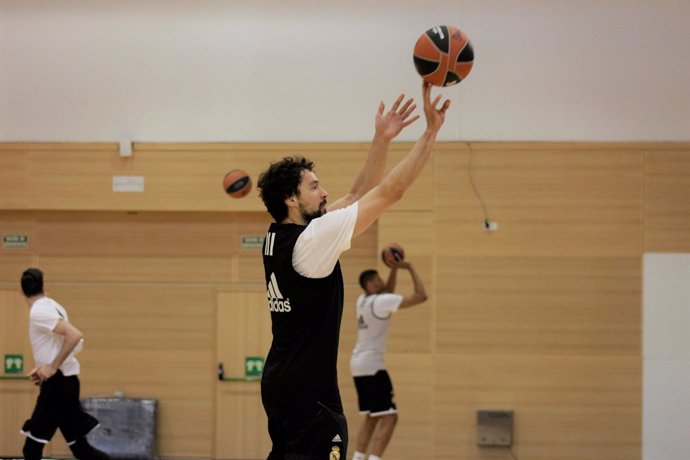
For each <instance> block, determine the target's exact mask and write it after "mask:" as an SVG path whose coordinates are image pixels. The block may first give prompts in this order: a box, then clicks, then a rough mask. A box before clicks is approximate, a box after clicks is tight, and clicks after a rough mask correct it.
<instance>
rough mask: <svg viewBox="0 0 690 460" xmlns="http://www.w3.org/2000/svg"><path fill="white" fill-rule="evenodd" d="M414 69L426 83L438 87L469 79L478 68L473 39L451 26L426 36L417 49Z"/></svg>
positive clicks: (418, 41)
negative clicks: (473, 66)
mask: <svg viewBox="0 0 690 460" xmlns="http://www.w3.org/2000/svg"><path fill="white" fill-rule="evenodd" d="M412 54H413V58H414V66H415V68H416V69H417V73H419V75H421V76H422V79H423V80H424V81H426V82H428V83H431V84H432V85H435V86H453V85H456V84H458V83H460V82H461V81H463V80H464V79H465V77H467V75H468V74H469V73H470V70H472V64H474V49H472V44H471V43H470V39H469V37H468V36H467V35H466V34H465V33H464V32H463V31H461V30H460V29H456V28H455V27H451V26H436V27H432V28H431V29H429V30H427V31H426V32H424V33H423V34H422V35H420V37H419V39H417V43H415V45H414V52H413V53H412Z"/></svg>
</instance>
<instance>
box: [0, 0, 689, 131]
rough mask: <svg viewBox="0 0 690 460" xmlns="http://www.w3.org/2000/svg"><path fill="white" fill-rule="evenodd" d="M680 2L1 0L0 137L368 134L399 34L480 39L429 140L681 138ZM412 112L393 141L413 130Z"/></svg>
mask: <svg viewBox="0 0 690 460" xmlns="http://www.w3.org/2000/svg"><path fill="white" fill-rule="evenodd" d="M689 19H690V2H688V1H686V0H578V1H572V0H568V1H564V0H521V1H515V0H426V1H424V0H414V1H413V0H376V1H372V0H346V1H337V0H321V1H316V0H235V1H230V0H228V1H211V0H186V1H183V0H150V1H146V0H117V1H115V0H107V1H86V0H83V1H76V0H41V1H39V0H3V1H1V2H0V141H117V140H119V139H131V140H134V141H161V142H166V141H190V142H191V141H193V142H205V141H209V142H211V141H230V142H243V141H249V142H255V141H256V142H270V141H368V140H369V139H370V138H371V135H372V133H373V120H374V113H375V110H376V107H377V104H378V101H379V100H381V99H383V100H384V101H385V102H386V103H387V104H390V102H391V101H393V100H394V99H395V97H396V96H397V95H398V94H399V93H400V92H405V93H406V94H410V95H414V96H415V97H417V98H419V95H420V90H419V87H420V81H421V80H420V78H419V77H418V76H417V74H416V72H415V70H414V66H413V64H412V47H413V45H414V43H415V41H416V40H417V38H418V36H419V35H420V34H421V33H422V32H424V31H425V30H426V29H428V28H430V27H432V26H434V25H438V24H447V25H453V26H455V27H458V28H460V29H462V30H464V31H465V32H466V33H467V34H468V35H469V37H470V39H471V41H472V44H473V46H474V50H475V56H476V59H475V65H474V68H473V70H472V73H471V74H470V75H469V77H468V78H467V80H466V81H464V82H462V83H461V84H460V85H458V86H455V87H451V88H445V89H437V90H436V92H441V93H442V94H443V95H444V96H445V97H448V98H450V99H451V100H452V101H453V106H452V107H451V109H450V112H449V114H448V116H447V120H446V126H444V128H443V130H442V131H441V134H440V136H439V139H440V140H496V141H510V140H517V141H521V140H573V141H640V140H642V141H644V140H649V141H687V140H689V139H690V27H688V25H687V23H688V20H689ZM422 130H423V121H421V120H420V121H418V122H417V123H415V125H413V126H412V127H410V128H408V129H407V130H406V131H405V132H403V134H401V136H400V138H399V139H400V140H414V139H416V137H417V136H418V135H419V133H420V132H421V131H422Z"/></svg>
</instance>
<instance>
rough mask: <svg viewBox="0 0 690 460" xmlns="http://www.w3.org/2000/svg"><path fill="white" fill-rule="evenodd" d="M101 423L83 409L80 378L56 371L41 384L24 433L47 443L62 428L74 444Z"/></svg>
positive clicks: (68, 441) (70, 443) (67, 438)
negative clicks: (66, 375)
mask: <svg viewBox="0 0 690 460" xmlns="http://www.w3.org/2000/svg"><path fill="white" fill-rule="evenodd" d="M97 426H98V420H96V419H95V418H94V417H92V416H91V415H89V414H87V413H86V412H84V409H83V408H82V407H81V402H79V378H78V377H77V376H76V375H71V376H69V377H65V376H64V375H62V372H60V371H57V373H56V374H55V375H53V376H52V377H51V378H49V379H48V380H46V381H44V382H43V383H42V384H41V392H40V393H39V394H38V399H37V400H36V407H35V408H34V412H33V414H31V418H30V419H29V420H27V421H26V422H25V423H24V426H23V427H22V430H21V433H22V434H23V435H24V436H27V437H29V438H31V439H33V440H34V441H36V442H40V443H42V444H47V443H48V442H49V441H50V440H51V439H52V438H53V435H54V434H55V431H56V430H57V429H58V428H60V431H61V432H62V435H63V436H64V437H65V441H67V444H68V445H72V444H74V443H75V442H76V441H78V440H79V439H81V438H83V437H84V436H86V435H87V434H89V432H91V430H93V429H94V428H96V427H97Z"/></svg>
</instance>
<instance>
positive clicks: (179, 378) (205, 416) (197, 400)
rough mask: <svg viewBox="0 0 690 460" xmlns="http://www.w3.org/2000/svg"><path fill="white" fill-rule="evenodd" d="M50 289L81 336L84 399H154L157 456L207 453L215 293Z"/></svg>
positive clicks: (159, 288)
mask: <svg viewBox="0 0 690 460" xmlns="http://www.w3.org/2000/svg"><path fill="white" fill-rule="evenodd" d="M48 294H49V295H51V296H52V297H54V298H55V299H56V300H57V301H58V302H60V303H62V304H63V305H64V306H65V307H66V308H67V310H68V312H69V314H70V320H71V321H72V322H73V323H74V324H75V325H76V327H78V328H79V329H80V330H81V331H82V332H83V333H84V336H85V346H84V350H83V351H82V352H81V353H80V354H79V355H78V359H79V360H80V362H81V363H82V377H81V380H82V396H90V395H112V394H114V392H116V391H122V392H124V393H125V395H127V396H130V397H142V398H155V399H158V401H159V409H160V412H159V415H160V416H159V423H158V437H159V440H160V443H159V454H160V455H161V456H174V455H182V456H190V457H208V456H210V455H211V443H212V439H213V426H214V425H213V417H212V414H213V391H212V388H213V381H214V379H215V376H216V374H215V365H214V357H215V356H214V351H213V350H214V342H215V338H214V334H213V331H214V329H215V324H214V321H215V304H216V299H215V295H214V293H213V292H209V289H208V288H207V287H203V286H196V287H195V286H190V285H180V284H178V283H157V284H144V283H139V284H134V283H129V284H126V285H119V284H114V285H109V284H95V283H88V284H67V283H60V284H58V285H56V286H53V287H52V288H51V289H50V290H49V291H48Z"/></svg>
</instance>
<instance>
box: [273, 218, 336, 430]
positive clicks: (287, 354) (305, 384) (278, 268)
mask: <svg viewBox="0 0 690 460" xmlns="http://www.w3.org/2000/svg"><path fill="white" fill-rule="evenodd" d="M305 229H306V227H305V226H302V225H295V224H276V223H274V224H271V227H270V228H269V230H268V234H267V235H266V241H265V242H264V248H263V249H264V251H263V261H264V271H265V277H266V287H267V296H268V309H269V311H270V314H271V329H272V332H273V342H272V344H271V349H270V351H269V352H268V356H267V358H266V363H265V365H264V370H263V376H262V380H261V394H262V400H263V404H264V408H265V409H266V412H267V414H268V415H269V416H275V417H294V416H296V415H298V414H299V413H300V412H302V409H304V408H309V407H313V405H314V403H315V402H320V403H322V404H324V405H325V406H327V407H329V408H330V409H332V410H335V411H337V412H342V403H341V400H340V392H339V390H338V373H337V361H338V342H339V337H340V321H341V319H342V314H343V277H342V273H341V271H340V262H338V263H337V264H336V266H335V268H334V269H333V271H332V272H331V274H330V275H328V276H327V277H325V278H318V279H313V278H306V277H304V276H302V275H300V274H299V273H297V272H296V271H295V269H294V268H293V266H292V251H293V249H294V247H295V243H296V242H297V238H298V237H299V236H300V234H301V233H302V232H303V231H304V230H305Z"/></svg>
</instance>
